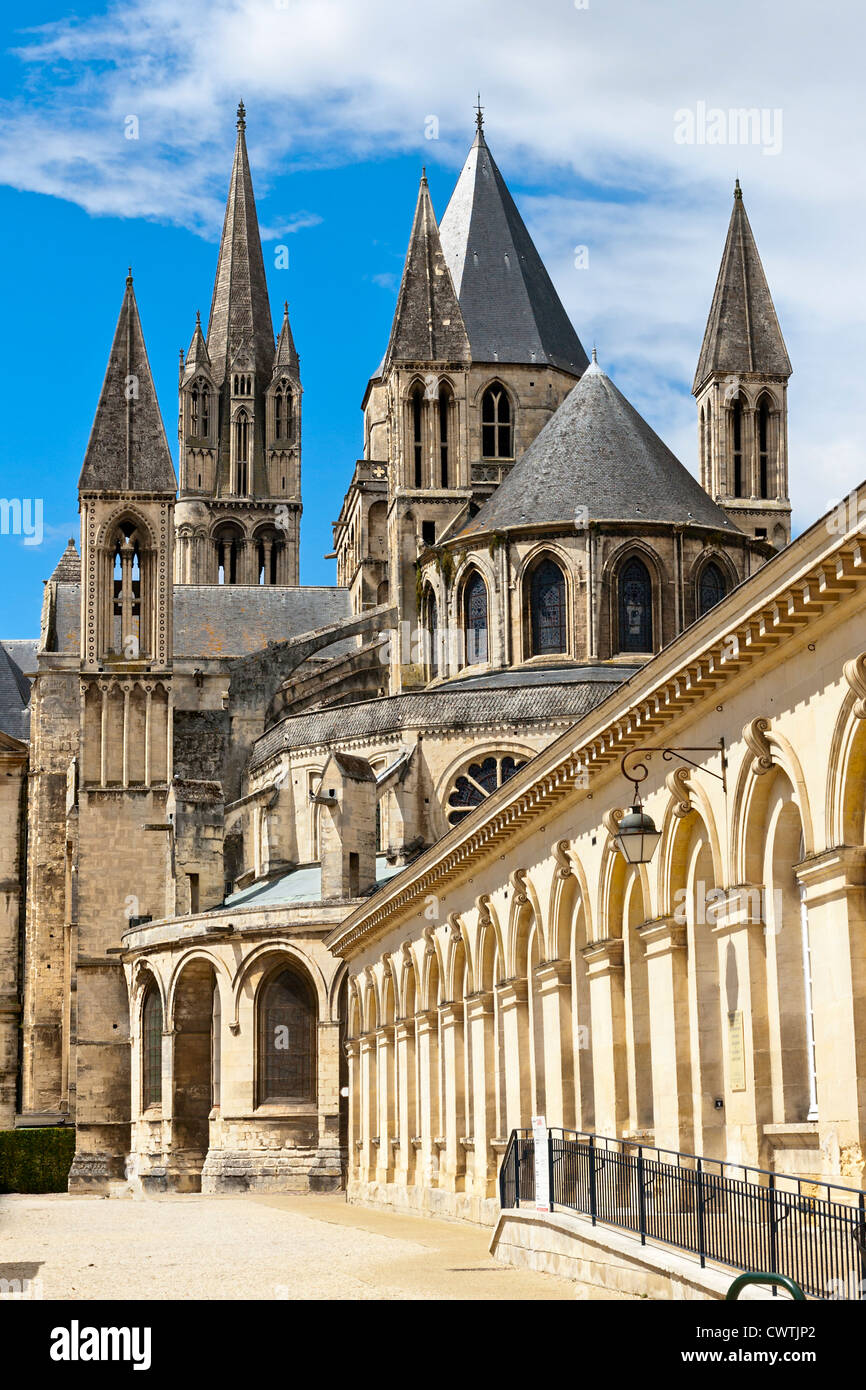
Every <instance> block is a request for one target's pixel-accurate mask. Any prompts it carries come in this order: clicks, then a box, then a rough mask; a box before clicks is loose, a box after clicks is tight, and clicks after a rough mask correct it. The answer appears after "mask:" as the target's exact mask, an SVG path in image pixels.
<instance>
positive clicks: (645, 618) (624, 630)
mask: <svg viewBox="0 0 866 1390" xmlns="http://www.w3.org/2000/svg"><path fill="white" fill-rule="evenodd" d="M619 649H620V651H621V652H651V651H652V650H653V588H652V580H651V579H650V576H649V570H648V569H647V567H646V565H645V564H644V562H643V560H639V559H638V558H637V556H636V555H635V556H632V558H631V559H630V560H627V561H626V563H625V564H624V565H623V567H622V569H621V570H620V574H619Z"/></svg>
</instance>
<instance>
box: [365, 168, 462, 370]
mask: <svg viewBox="0 0 866 1390" xmlns="http://www.w3.org/2000/svg"><path fill="white" fill-rule="evenodd" d="M469 360H470V354H469V339H468V338H467V336H466V327H465V325H464V322H463V315H462V313H461V312H460V305H459V303H458V301H457V295H456V294H455V292H454V285H453V282H452V280H451V274H450V272H449V270H448V266H447V264H446V262H445V257H444V255H443V254H442V243H441V242H440V240H439V228H438V227H437V225H436V215H435V213H434V212H433V204H432V203H431V201H430V189H429V187H428V186H427V176H426V174H424V175H422V177H421V186H420V188H419V189H418V202H417V204H416V206H415V218H414V221H413V223H412V234H411V236H410V237H409V249H408V251H407V252H406V263H405V265H404V267H403V279H402V281H401V283H400V293H399V294H398V296H397V308H396V310H395V311H394V321H393V323H392V325H391V338H390V341H389V343H388V351H387V353H386V354H385V361H386V362H388V361H410V362H419V361H420V362H428V361H433V362H442V361H464V362H468V361H469Z"/></svg>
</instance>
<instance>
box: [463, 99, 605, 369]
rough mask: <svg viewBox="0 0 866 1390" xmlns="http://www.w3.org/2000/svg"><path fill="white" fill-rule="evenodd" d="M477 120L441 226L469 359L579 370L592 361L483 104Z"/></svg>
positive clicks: (478, 111)
mask: <svg viewBox="0 0 866 1390" xmlns="http://www.w3.org/2000/svg"><path fill="white" fill-rule="evenodd" d="M475 123H476V131H475V139H474V140H473V142H472V148H471V150H470V151H469V155H468V157H467V160H466V163H465V164H464V166H463V171H462V173H461V175H460V177H459V179H458V180H457V185H456V187H455V189H454V192H453V194H452V195H451V201H450V203H449V204H448V207H447V208H446V210H445V214H444V216H443V218H442V225H441V228H440V233H441V237H442V250H443V251H444V253H445V259H446V261H447V262H448V268H449V270H450V271H451V278H452V280H453V282H454V288H455V290H456V291H457V295H458V298H459V300H460V308H461V310H462V311H463V318H464V321H465V323H466V331H467V333H468V334H469V342H470V345H471V348H472V359H473V361H475V362H525V363H528V364H533V363H539V364H545V363H549V364H550V365H552V366H554V367H560V368H561V369H562V370H563V371H566V372H570V373H571V374H572V375H574V376H579V375H580V373H581V372H582V371H584V369H585V368H586V366H587V364H588V360H589V359H588V358H587V355H586V353H585V352H584V349H583V346H582V344H581V342H580V339H579V338H578V336H577V334H576V333H575V331H574V328H573V327H572V324H571V321H570V320H569V317H568V315H567V313H566V312H565V309H564V308H563V305H562V302H561V300H560V298H559V295H558V294H557V292H556V290H555V289H554V286H553V282H552V280H551V278H550V276H549V275H548V273H547V271H546V269H545V267H544V263H543V261H542V259H541V257H540V256H539V254H538V251H537V250H536V248H535V246H534V244H533V241H532V238H531V237H530V235H529V232H528V231H527V230H526V227H525V225H524V222H523V219H522V217H521V216H520V213H519V212H518V211H517V208H516V206H515V204H514V199H513V198H512V197H511V194H510V193H509V191H508V188H507V186H506V183H505V180H504V179H503V177H502V175H501V173H500V172H499V169H498V168H497V166H496V161H495V160H494V158H493V155H492V154H491V153H490V149H489V146H488V144H487V141H486V139H485V136H484V118H483V113H482V110H481V107H480V104H479V107H478V109H477V111H476V121H475Z"/></svg>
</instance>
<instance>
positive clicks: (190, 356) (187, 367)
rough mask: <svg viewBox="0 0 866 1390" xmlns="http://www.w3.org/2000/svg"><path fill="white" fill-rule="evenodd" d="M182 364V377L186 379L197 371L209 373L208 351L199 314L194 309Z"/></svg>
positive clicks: (210, 369)
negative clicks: (190, 331) (190, 333)
mask: <svg viewBox="0 0 866 1390" xmlns="http://www.w3.org/2000/svg"><path fill="white" fill-rule="evenodd" d="M182 366H183V379H184V381H188V380H189V378H190V377H192V376H195V375H196V374H197V373H198V372H201V371H205V372H208V373H211V371H212V368H211V361H210V353H209V352H208V350H207V343H206V342H205V340H204V334H203V333H202V331H201V314H200V313H199V312H198V311H196V316H195V328H194V329H193V335H192V338H191V339H190V344H189V348H188V349H187V354H186V363H185V364H184V363H182Z"/></svg>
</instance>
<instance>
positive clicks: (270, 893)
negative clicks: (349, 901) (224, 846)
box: [214, 854, 403, 910]
mask: <svg viewBox="0 0 866 1390" xmlns="http://www.w3.org/2000/svg"><path fill="white" fill-rule="evenodd" d="M402 867H403V866H402V865H401V864H389V863H388V861H387V859H386V858H385V856H384V854H379V855H377V856H376V886H377V888H378V887H379V886H380V885H381V884H383V883H387V881H388V879H389V878H394V876H395V875H396V874H399V873H400V871H401V869H402ZM321 900H322V866H321V864H302V865H300V866H299V867H298V868H297V869H290V870H289V872H288V873H285V874H280V875H279V876H278V877H277V878H272V879H268V880H267V882H265V883H251V884H250V886H249V888H244V889H243V890H242V891H241V892H239V893H232V894H231V895H230V897H228V898H226V900H225V906H226V907H274V906H276V905H278V904H280V903H316V902H321ZM214 910H216V909H214Z"/></svg>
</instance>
